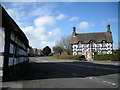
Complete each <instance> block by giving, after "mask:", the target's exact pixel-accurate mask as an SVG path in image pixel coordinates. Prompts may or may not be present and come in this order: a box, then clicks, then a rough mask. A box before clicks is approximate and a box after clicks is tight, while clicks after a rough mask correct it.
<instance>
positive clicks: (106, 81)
mask: <svg viewBox="0 0 120 90" xmlns="http://www.w3.org/2000/svg"><path fill="white" fill-rule="evenodd" d="M103 63H104V62H102V63H101V62H99V61H96V62H87V61H85V62H84V61H76V60H74V61H72V60H60V59H59V60H57V59H51V58H50V57H31V58H30V62H29V67H28V71H26V75H25V77H24V79H23V80H18V81H11V82H5V83H3V87H4V88H15V87H18V88H79V89H80V88H95V89H97V88H110V89H116V90H118V87H119V83H118V74H119V70H120V68H119V67H120V66H119V65H115V64H114V63H111V62H106V63H107V64H106V63H104V64H103Z"/></svg>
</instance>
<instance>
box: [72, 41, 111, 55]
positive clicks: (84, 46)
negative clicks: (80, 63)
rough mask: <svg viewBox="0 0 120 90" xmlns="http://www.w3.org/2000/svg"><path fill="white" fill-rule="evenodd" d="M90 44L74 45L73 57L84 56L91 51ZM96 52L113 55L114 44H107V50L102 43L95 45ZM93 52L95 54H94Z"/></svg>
mask: <svg viewBox="0 0 120 90" xmlns="http://www.w3.org/2000/svg"><path fill="white" fill-rule="evenodd" d="M89 45H90V44H81V43H78V44H73V45H72V52H73V55H78V54H84V51H85V50H86V51H91V48H90V47H89ZM92 50H94V52H96V53H97V54H112V43H105V48H104V47H103V45H102V43H97V44H96V43H93V48H92ZM94 52H93V54H94Z"/></svg>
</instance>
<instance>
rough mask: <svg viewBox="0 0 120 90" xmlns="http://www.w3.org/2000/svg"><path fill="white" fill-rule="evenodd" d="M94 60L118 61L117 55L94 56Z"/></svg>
mask: <svg viewBox="0 0 120 90" xmlns="http://www.w3.org/2000/svg"><path fill="white" fill-rule="evenodd" d="M94 60H111V61H119V58H118V54H117V53H116V54H96V55H94Z"/></svg>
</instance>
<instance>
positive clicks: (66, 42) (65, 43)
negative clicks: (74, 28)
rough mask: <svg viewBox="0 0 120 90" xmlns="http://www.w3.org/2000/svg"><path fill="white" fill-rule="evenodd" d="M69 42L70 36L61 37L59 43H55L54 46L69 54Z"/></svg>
mask: <svg viewBox="0 0 120 90" xmlns="http://www.w3.org/2000/svg"><path fill="white" fill-rule="evenodd" d="M70 40H71V35H66V36H63V37H62V38H61V40H60V41H57V42H56V46H59V47H61V48H62V49H63V50H66V51H68V52H69V53H71V44H70Z"/></svg>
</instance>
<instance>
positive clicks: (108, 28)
mask: <svg viewBox="0 0 120 90" xmlns="http://www.w3.org/2000/svg"><path fill="white" fill-rule="evenodd" d="M106 27H107V32H108V33H111V31H110V24H107V25H106Z"/></svg>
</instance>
